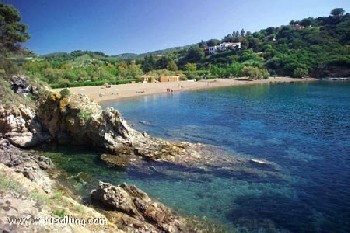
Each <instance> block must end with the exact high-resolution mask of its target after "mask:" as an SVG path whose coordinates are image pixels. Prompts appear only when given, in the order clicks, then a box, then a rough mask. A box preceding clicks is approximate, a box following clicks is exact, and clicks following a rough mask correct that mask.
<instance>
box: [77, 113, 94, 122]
mask: <svg viewBox="0 0 350 233" xmlns="http://www.w3.org/2000/svg"><path fill="white" fill-rule="evenodd" d="M78 116H79V117H80V118H82V119H84V120H85V121H88V120H90V119H91V113H89V112H85V111H80V112H79V113H78Z"/></svg>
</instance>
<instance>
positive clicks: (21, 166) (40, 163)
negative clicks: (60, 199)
mask: <svg viewBox="0 0 350 233" xmlns="http://www.w3.org/2000/svg"><path fill="white" fill-rule="evenodd" d="M0 163H3V164H5V165H6V166H8V167H11V168H13V169H14V170H15V171H16V172H19V173H22V174H23V175H24V176H25V177H27V178H28V179H30V180H31V181H34V182H35V183H37V184H38V185H40V186H41V187H42V188H43V189H44V190H45V191H47V192H51V191H52V190H51V187H52V181H51V180H50V179H49V176H48V174H47V172H46V171H47V170H48V169H50V168H51V167H52V162H51V160H50V159H49V158H46V157H44V156H39V155H37V154H36V153H34V152H23V151H22V150H20V149H18V148H17V147H15V146H13V145H12V144H11V143H10V141H9V140H7V139H0Z"/></svg>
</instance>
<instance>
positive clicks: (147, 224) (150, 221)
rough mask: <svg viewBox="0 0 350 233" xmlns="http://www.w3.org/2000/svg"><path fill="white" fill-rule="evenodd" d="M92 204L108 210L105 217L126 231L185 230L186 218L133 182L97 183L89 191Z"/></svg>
mask: <svg viewBox="0 0 350 233" xmlns="http://www.w3.org/2000/svg"><path fill="white" fill-rule="evenodd" d="M91 199H92V202H93V203H94V204H95V205H98V206H100V207H103V208H104V209H106V210H108V214H107V217H108V218H109V220H110V221H112V222H114V223H115V224H116V225H118V227H119V228H121V229H123V230H125V231H126V232H184V231H185V219H183V218H182V217H180V216H178V215H175V214H174V213H172V211H171V210H170V209H169V208H167V207H165V206H164V205H163V204H161V203H159V202H155V201H153V200H151V199H150V198H149V197H148V195H147V194H146V193H144V192H143V191H141V190H139V189H138V188H136V187H135V186H132V185H127V184H122V185H118V186H113V185H111V184H108V183H103V182H100V183H99V187H98V189H96V190H93V191H92V193H91Z"/></svg>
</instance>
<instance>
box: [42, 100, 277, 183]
mask: <svg viewBox="0 0 350 233" xmlns="http://www.w3.org/2000/svg"><path fill="white" fill-rule="evenodd" d="M38 119H39V120H40V122H41V123H42V125H43V126H44V128H45V129H47V131H48V132H49V133H50V137H51V140H52V141H56V142H58V143H62V144H77V145H85V146H91V147H94V148H100V149H101V150H102V151H104V152H105V153H104V154H102V156H101V159H102V160H104V161H105V162H106V163H107V164H108V165H109V166H117V167H129V166H134V167H135V168H136V169H139V170H140V172H166V173H167V171H166V170H165V169H162V168H160V169H157V170H149V169H145V167H147V164H146V163H148V162H156V163H157V164H161V165H164V163H165V164H172V165H176V166H177V167H178V168H180V169H181V170H182V171H184V170H187V171H192V172H197V173H219V174H224V175H225V174H226V175H237V174H238V175H240V174H243V173H244V174H250V175H252V176H259V177H261V176H276V178H280V177H278V174H277V173H276V171H278V170H279V167H278V166H277V165H276V164H272V163H271V164H269V166H265V167H263V166H255V165H257V164H252V163H250V161H249V159H243V158H237V157H233V156H231V155H228V154H227V153H225V152H224V151H222V150H218V149H217V148H214V147H209V146H205V145H202V144H193V143H186V142H169V141H165V140H161V139H157V138H154V137H151V136H149V135H148V134H147V133H141V132H138V131H136V130H134V129H133V128H131V127H129V125H128V124H127V123H126V121H125V120H124V119H123V118H122V117H121V115H120V113H119V112H118V111H117V110H114V109H113V108H107V109H105V110H102V109H101V107H100V106H99V105H98V104H96V103H95V102H93V101H91V100H90V99H89V98H88V97H86V96H85V95H81V94H78V95H62V94H59V93H55V94H51V95H50V96H49V97H48V98H47V99H46V100H45V101H43V102H42V103H41V104H40V107H39V110H38ZM151 166H153V165H151ZM165 167H166V166H165ZM257 168H258V169H257ZM142 170H143V171H142ZM170 170H171V169H170Z"/></svg>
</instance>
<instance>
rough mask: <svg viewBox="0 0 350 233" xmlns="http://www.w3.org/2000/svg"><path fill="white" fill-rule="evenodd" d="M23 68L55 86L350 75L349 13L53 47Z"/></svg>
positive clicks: (335, 11) (338, 11)
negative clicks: (103, 48)
mask: <svg viewBox="0 0 350 233" xmlns="http://www.w3.org/2000/svg"><path fill="white" fill-rule="evenodd" d="M247 20H248V19H247ZM237 43H239V45H240V46H232V45H234V44H237ZM215 46H216V47H215ZM23 70H25V72H26V73H27V75H31V76H35V77H39V78H40V79H42V80H44V81H46V82H48V83H50V84H52V86H55V87H61V86H77V85H100V84H104V83H105V82H109V83H122V82H131V81H143V79H142V78H141V76H142V75H143V74H147V75H151V76H154V77H159V76H161V75H174V74H178V73H184V74H185V75H186V78H188V79H194V78H196V79H199V78H203V77H206V78H218V77H220V78H234V77H242V76H245V77H249V78H251V79H257V78H266V77H268V76H274V75H281V76H292V77H295V78H301V77H306V76H313V77H320V78H321V77H330V76H338V77H344V76H347V77H349V76H350V14H348V13H347V14H345V11H344V10H343V9H342V8H336V9H333V10H332V11H331V13H330V15H329V16H325V17H317V18H312V17H309V18H305V19H300V20H291V21H290V23H289V24H288V25H282V26H280V27H268V28H265V29H262V30H260V31H257V32H249V31H245V30H244V29H242V30H240V31H233V32H232V33H231V34H227V35H226V36H224V37H223V38H222V39H211V40H208V41H201V42H199V43H197V44H194V45H187V46H182V47H175V48H167V49H163V50H157V51H154V52H148V53H143V54H132V53H125V54H120V55H116V56H109V55H106V54H104V53H101V52H91V51H80V50H78V51H74V52H71V53H53V54H48V55H45V56H40V59H34V60H31V61H28V62H25V64H24V65H23Z"/></svg>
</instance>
